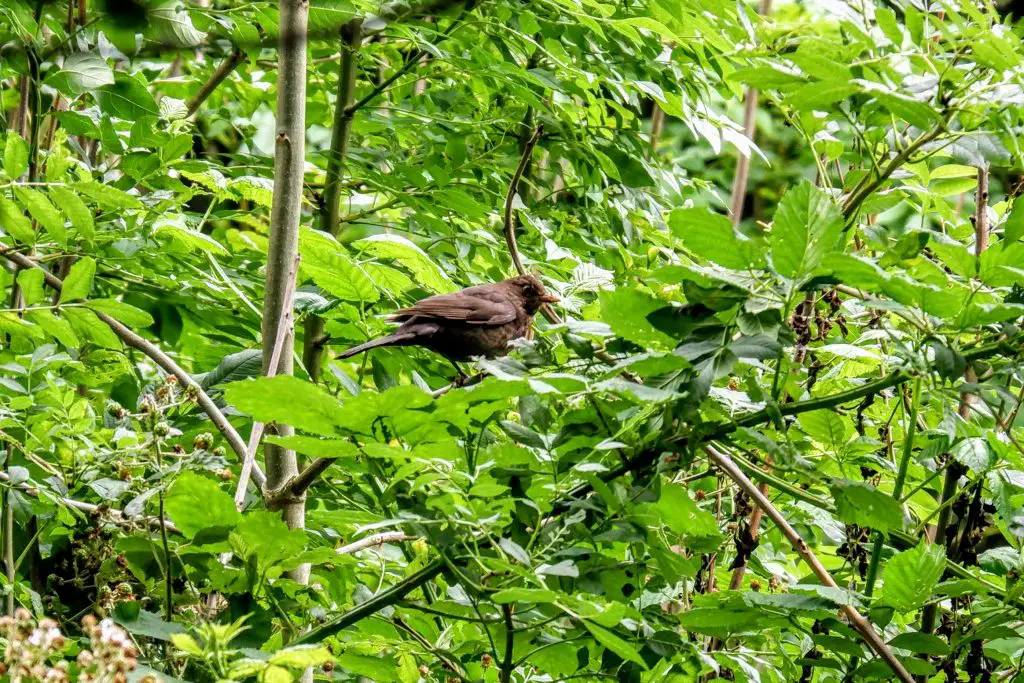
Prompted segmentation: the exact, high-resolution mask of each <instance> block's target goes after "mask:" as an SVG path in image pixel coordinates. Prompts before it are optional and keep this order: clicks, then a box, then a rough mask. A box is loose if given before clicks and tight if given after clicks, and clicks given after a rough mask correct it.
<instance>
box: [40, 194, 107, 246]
mask: <svg viewBox="0 0 1024 683" xmlns="http://www.w3.org/2000/svg"><path fill="white" fill-rule="evenodd" d="M50 198H51V199H52V200H53V202H54V203H55V204H56V205H57V206H59V207H60V208H61V209H62V210H63V211H64V214H65V215H66V216H67V217H68V219H69V220H70V221H71V225H72V226H74V228H75V229H76V230H77V231H78V236H79V237H82V238H84V239H87V240H91V239H92V238H93V237H95V235H96V226H95V223H94V221H93V217H92V211H90V210H89V207H87V206H86V205H85V202H83V201H82V199H81V198H80V197H79V196H78V195H77V194H75V193H74V192H72V191H71V190H69V189H67V188H66V187H51V188H50Z"/></svg>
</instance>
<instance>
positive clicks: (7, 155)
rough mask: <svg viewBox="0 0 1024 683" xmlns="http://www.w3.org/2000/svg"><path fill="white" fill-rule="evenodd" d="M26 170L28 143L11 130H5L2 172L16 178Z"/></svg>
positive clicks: (13, 178)
mask: <svg viewBox="0 0 1024 683" xmlns="http://www.w3.org/2000/svg"><path fill="white" fill-rule="evenodd" d="M27 170H28V145H27V144H25V141H24V140H23V139H22V138H21V136H20V135H18V134H17V133H15V132H14V131H13V130H11V131H8V132H7V140H5V141H4V173H6V174H7V177H8V178H11V179H12V180H17V179H18V178H20V177H21V176H22V175H24V174H25V172H26V171H27Z"/></svg>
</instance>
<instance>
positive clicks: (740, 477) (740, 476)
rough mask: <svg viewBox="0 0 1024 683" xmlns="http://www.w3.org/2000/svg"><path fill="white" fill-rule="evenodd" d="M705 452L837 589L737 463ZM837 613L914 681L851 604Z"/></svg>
mask: <svg viewBox="0 0 1024 683" xmlns="http://www.w3.org/2000/svg"><path fill="white" fill-rule="evenodd" d="M704 450H705V452H706V453H707V454H708V456H709V457H710V458H711V460H712V462H714V463H715V465H716V466H717V467H718V468H719V469H720V470H722V472H723V473H725V474H726V476H728V477H729V478H730V479H732V480H733V481H734V482H736V484H737V485H738V486H739V487H740V488H741V489H742V490H743V492H744V493H746V494H747V495H748V496H749V497H750V498H751V499H752V500H753V501H754V502H755V503H756V504H757V505H758V507H760V508H761V509H762V510H764V512H765V514H766V515H768V517H769V518H771V520H772V521H773V522H775V525H776V526H777V527H778V528H779V531H781V532H782V533H783V535H784V536H785V537H786V538H787V539H789V542H790V543H792V544H793V547H794V548H795V549H796V551H797V553H798V554H799V555H800V557H801V558H803V560H804V562H806V563H807V565H808V566H810V568H811V571H813V572H814V575H815V576H817V577H818V580H819V581H821V582H822V583H823V584H824V585H826V586H829V587H830V588H838V587H839V586H838V585H837V584H836V582H835V579H833V578H832V575H831V574H829V572H828V570H827V569H825V566H824V565H823V564H821V561H820V560H818V557H817V555H815V554H814V552H813V551H812V550H811V548H810V546H808V545H807V543H806V541H804V539H803V538H801V537H800V534H798V533H797V532H796V529H794V528H793V527H792V526H791V525H790V524H789V522H787V521H786V518H785V517H783V516H782V513H780V512H779V510H778V508H776V507H775V506H774V505H772V503H771V501H770V500H768V498H767V497H766V496H765V495H764V494H763V493H761V490H760V489H759V488H758V487H757V486H756V485H755V484H754V482H752V481H750V479H749V478H748V477H747V475H746V474H744V473H743V471H742V470H740V468H739V467H737V466H736V463H734V462H733V461H732V458H730V457H729V456H728V455H726V454H725V453H722V452H720V451H718V450H717V449H716V448H714V447H713V446H705V447H704ZM839 609H840V611H842V612H843V614H844V615H846V618H847V619H848V620H849V621H850V624H851V625H852V626H853V627H854V628H855V629H857V632H858V633H860V635H861V637H862V638H863V639H864V641H865V642H866V643H867V644H868V646H869V647H870V648H871V649H872V650H874V651H875V653H876V654H877V655H878V656H879V657H881V658H882V659H883V660H885V663H886V664H888V665H889V668H890V669H892V671H893V673H895V674H896V676H897V678H899V680H901V681H904V683H913V681H914V679H913V677H911V675H910V674H909V673H908V672H907V670H906V669H905V668H904V667H903V664H902V663H901V662H900V660H899V659H897V658H896V655H894V654H893V653H892V650H890V649H889V647H888V646H887V645H886V644H885V641H884V640H882V638H881V636H879V635H878V634H877V633H876V632H875V629H874V627H873V626H872V625H871V624H870V623H869V622H868V620H867V619H865V618H864V616H863V615H862V614H861V613H860V612H858V611H857V608H856V607H854V606H853V605H851V604H843V605H840V606H839Z"/></svg>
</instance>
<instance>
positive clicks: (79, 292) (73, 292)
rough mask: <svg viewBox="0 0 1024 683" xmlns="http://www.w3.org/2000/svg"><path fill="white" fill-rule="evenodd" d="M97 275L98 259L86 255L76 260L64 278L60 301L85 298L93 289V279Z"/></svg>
mask: <svg viewBox="0 0 1024 683" xmlns="http://www.w3.org/2000/svg"><path fill="white" fill-rule="evenodd" d="M95 276H96V261H94V260H93V259H92V258H90V257H88V256H85V257H83V258H80V259H78V260H77V261H75V263H74V265H72V266H71V270H70V271H69V272H68V276H67V277H66V278H64V286H63V287H62V288H61V290H60V303H62V304H66V303H68V302H70V301H77V300H78V299H85V298H86V297H88V296H89V290H91V289H92V281H93V278H94V277H95Z"/></svg>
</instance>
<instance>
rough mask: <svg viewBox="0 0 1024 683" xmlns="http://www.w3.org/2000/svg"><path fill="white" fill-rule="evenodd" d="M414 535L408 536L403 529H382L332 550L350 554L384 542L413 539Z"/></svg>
mask: <svg viewBox="0 0 1024 683" xmlns="http://www.w3.org/2000/svg"><path fill="white" fill-rule="evenodd" d="M414 540H416V537H415V536H410V535H409V534H407V533H405V532H404V531H384V532H381V533H379V534H374V535H373V536H367V537H366V538H361V539H359V540H358V541H352V542H351V543H349V544H348V545H343V546H341V547H340V548H338V549H337V550H335V551H334V552H336V553H338V554H339V555H351V554H352V553H357V552H359V551H360V550H366V549H367V548H379V547H380V546H382V545H384V544H385V543H401V542H402V541H414Z"/></svg>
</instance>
